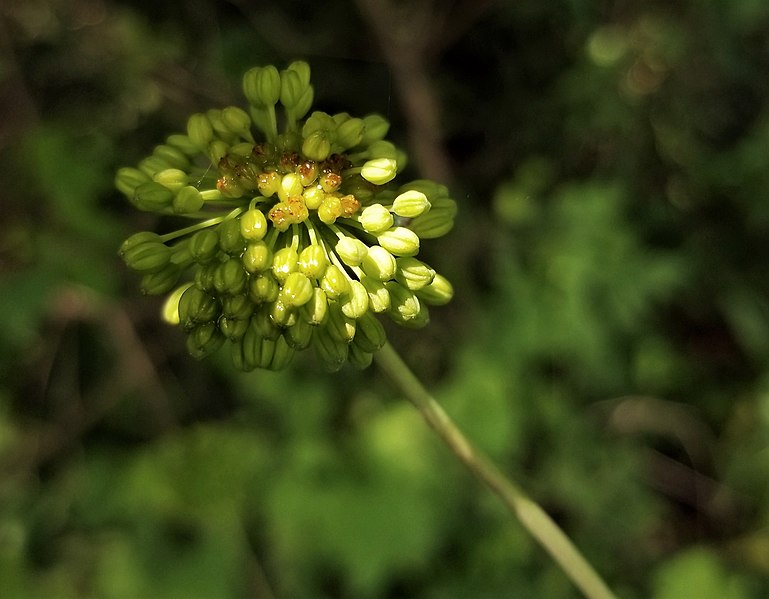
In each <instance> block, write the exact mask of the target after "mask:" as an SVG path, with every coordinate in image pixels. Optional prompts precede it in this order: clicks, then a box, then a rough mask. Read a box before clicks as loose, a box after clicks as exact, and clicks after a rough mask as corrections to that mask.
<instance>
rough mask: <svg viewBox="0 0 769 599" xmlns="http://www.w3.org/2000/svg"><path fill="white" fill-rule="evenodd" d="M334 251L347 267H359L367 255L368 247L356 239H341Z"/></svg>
mask: <svg viewBox="0 0 769 599" xmlns="http://www.w3.org/2000/svg"><path fill="white" fill-rule="evenodd" d="M334 251H335V252H336V254H337V256H339V257H340V258H341V259H342V262H344V263H345V264H346V265H347V266H359V265H360V263H361V262H363V259H364V258H365V257H366V254H368V246H367V245H366V244H365V243H363V242H362V241H361V240H360V239H358V238H357V237H347V236H345V237H342V238H341V239H340V240H339V241H337V242H336V246H335V247H334Z"/></svg>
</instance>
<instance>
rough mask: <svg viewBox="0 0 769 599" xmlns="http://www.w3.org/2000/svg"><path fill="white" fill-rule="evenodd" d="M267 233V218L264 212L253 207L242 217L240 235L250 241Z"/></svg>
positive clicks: (261, 237) (258, 238)
mask: <svg viewBox="0 0 769 599" xmlns="http://www.w3.org/2000/svg"><path fill="white" fill-rule="evenodd" d="M266 234H267V218H266V217H265V216H264V213H263V212H262V211H261V210H259V209H257V208H252V209H250V210H247V211H246V212H245V213H243V215H242V216H241V217H240V235H241V236H242V237H243V238H244V239H247V240H249V241H252V240H260V239H263V238H264V236H265V235H266Z"/></svg>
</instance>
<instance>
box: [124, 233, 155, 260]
mask: <svg viewBox="0 0 769 599" xmlns="http://www.w3.org/2000/svg"><path fill="white" fill-rule="evenodd" d="M150 241H151V242H153V243H162V241H161V240H160V235H158V234H157V233H153V232H152V231H140V232H139V233H134V234H133V235H131V236H130V237H129V238H128V239H126V240H125V241H124V242H123V243H122V244H121V246H120V249H119V250H118V254H119V255H120V256H121V257H122V256H124V255H125V253H126V252H127V251H128V250H130V249H131V248H135V247H136V246H137V245H142V244H145V243H147V242H150Z"/></svg>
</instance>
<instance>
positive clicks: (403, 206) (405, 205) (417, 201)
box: [393, 190, 430, 218]
mask: <svg viewBox="0 0 769 599" xmlns="http://www.w3.org/2000/svg"><path fill="white" fill-rule="evenodd" d="M429 209H430V201H429V200H428V199H427V196H426V195H425V194H423V193H422V192H421V191H416V190H410V191H404V192H403V193H402V194H400V195H399V196H398V197H397V198H395V200H393V212H395V214H397V215H398V216H402V217H404V218H414V217H417V216H419V215H420V214H423V213H425V212H427V211H428V210H429Z"/></svg>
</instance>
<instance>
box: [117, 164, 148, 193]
mask: <svg viewBox="0 0 769 599" xmlns="http://www.w3.org/2000/svg"><path fill="white" fill-rule="evenodd" d="M150 180H151V179H150V177H149V176H148V175H147V173H144V172H142V171H140V170H139V169H138V168H131V167H123V168H121V169H119V170H118V172H117V174H116V175H115V187H117V188H118V191H120V192H121V193H122V194H124V195H125V196H126V197H128V198H132V197H133V195H134V192H135V191H136V188H137V187H139V186H140V185H142V184H143V183H147V182H149V181H150Z"/></svg>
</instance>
